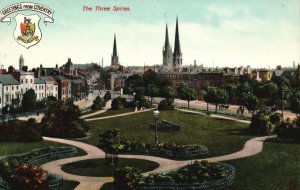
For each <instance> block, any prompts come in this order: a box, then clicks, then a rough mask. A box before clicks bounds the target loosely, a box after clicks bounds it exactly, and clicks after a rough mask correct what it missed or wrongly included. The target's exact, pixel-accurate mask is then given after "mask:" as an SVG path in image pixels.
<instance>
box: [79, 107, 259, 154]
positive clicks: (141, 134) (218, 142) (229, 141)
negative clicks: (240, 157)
mask: <svg viewBox="0 0 300 190" xmlns="http://www.w3.org/2000/svg"><path fill="white" fill-rule="evenodd" d="M162 119H165V120H168V121H172V122H175V123H179V124H180V125H181V126H182V129H181V131H180V132H159V133H158V137H159V139H158V140H159V141H160V142H175V143H181V144H202V145H204V146H206V147H208V149H209V155H207V156H217V155H224V154H229V153H232V152H235V151H238V150H240V149H242V148H243V146H244V144H245V142H246V141H247V140H249V139H250V138H252V137H253V136H250V135H248V124H243V123H238V122H233V121H228V120H223V119H216V118H210V117H206V116H202V115H199V114H193V113H184V112H179V111H161V114H160V120H162ZM153 121H154V118H153V112H152V111H149V112H144V113H139V114H135V115H130V116H123V117H120V118H111V119H105V120H99V121H91V122H90V124H91V133H92V136H91V138H90V139H87V140H83V141H84V142H86V143H89V144H93V145H98V142H99V137H98V134H99V133H102V132H103V131H104V129H114V128H118V129H121V130H122V131H123V134H122V138H127V139H129V140H131V141H133V140H136V141H139V142H146V143H154V131H153V130H151V129H149V123H151V122H153Z"/></svg>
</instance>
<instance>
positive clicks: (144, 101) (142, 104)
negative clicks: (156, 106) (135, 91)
mask: <svg viewBox="0 0 300 190" xmlns="http://www.w3.org/2000/svg"><path fill="white" fill-rule="evenodd" d="M138 106H139V107H144V108H150V107H151V102H150V101H148V100H147V99H145V98H142V99H141V100H140V101H139V104H138Z"/></svg>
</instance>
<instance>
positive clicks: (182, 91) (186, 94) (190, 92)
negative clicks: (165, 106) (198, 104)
mask: <svg viewBox="0 0 300 190" xmlns="http://www.w3.org/2000/svg"><path fill="white" fill-rule="evenodd" d="M177 91H178V95H179V97H180V99H182V100H187V101H188V109H190V101H191V100H196V99H197V91H196V90H195V89H194V88H192V87H190V86H188V85H187V84H186V83H182V84H181V85H180V86H179V88H178V90H177Z"/></svg>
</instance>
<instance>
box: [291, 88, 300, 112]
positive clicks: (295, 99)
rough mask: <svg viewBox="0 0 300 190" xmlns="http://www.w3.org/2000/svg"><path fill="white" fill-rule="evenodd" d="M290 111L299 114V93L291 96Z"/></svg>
mask: <svg viewBox="0 0 300 190" xmlns="http://www.w3.org/2000/svg"><path fill="white" fill-rule="evenodd" d="M290 109H291V111H292V112H294V113H296V114H300V92H296V93H294V94H293V96H292V98H291V103H290Z"/></svg>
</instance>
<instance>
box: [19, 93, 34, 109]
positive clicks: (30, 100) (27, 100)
mask: <svg viewBox="0 0 300 190" xmlns="http://www.w3.org/2000/svg"><path fill="white" fill-rule="evenodd" d="M22 108H23V110H24V111H33V110H35V108H36V95H35V91H34V90H33V89H30V90H28V91H27V92H25V94H24V95H23V99H22Z"/></svg>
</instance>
